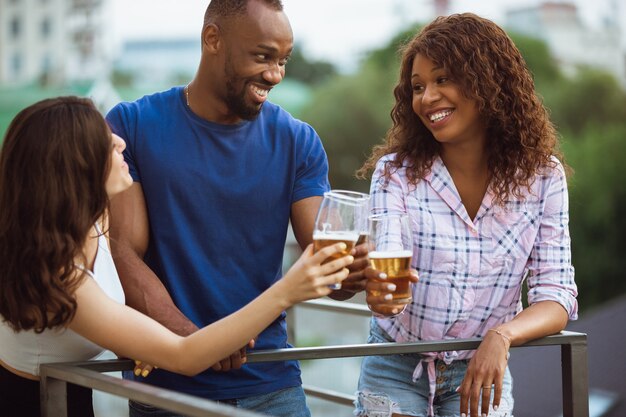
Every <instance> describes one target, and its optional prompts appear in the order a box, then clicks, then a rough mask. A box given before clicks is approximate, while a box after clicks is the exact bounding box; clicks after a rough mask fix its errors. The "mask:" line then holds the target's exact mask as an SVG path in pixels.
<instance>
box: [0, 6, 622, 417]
mask: <svg viewBox="0 0 626 417" xmlns="http://www.w3.org/2000/svg"><path fill="white" fill-rule="evenodd" d="M283 2H284V5H285V11H286V13H287V14H288V16H289V18H290V20H291V24H292V27H293V31H294V36H295V40H296V48H295V50H294V53H293V56H292V59H291V60H290V62H289V64H288V66H287V76H286V78H285V80H284V81H283V82H282V83H281V84H280V85H279V86H278V87H277V88H275V89H274V90H273V91H272V93H271V96H270V99H271V100H272V101H273V102H275V103H277V104H280V105H282V106H283V107H284V108H286V109H287V110H288V111H290V112H291V113H292V114H293V115H294V116H296V117H298V118H300V119H302V120H304V121H306V122H308V123H310V124H311V125H312V126H313V127H314V128H315V129H316V130H317V132H318V133H319V134H320V136H321V138H322V140H323V143H324V147H325V149H326V151H327V153H328V157H329V161H330V177H331V184H332V186H333V188H343V189H353V190H359V191H367V190H368V189H369V183H368V182H367V181H357V180H356V179H355V178H354V171H355V170H356V169H357V168H358V167H359V166H360V165H361V164H362V163H363V161H364V159H365V157H366V155H367V154H368V153H369V151H370V149H371V147H372V146H373V145H375V144H377V143H379V142H380V141H381V140H382V138H383V137H384V134H385V132H386V130H387V129H388V128H389V126H390V118H389V112H390V110H391V107H392V105H393V95H392V90H393V87H394V85H395V83H396V82H397V77H398V54H397V49H398V46H399V45H400V44H401V42H402V41H403V40H405V39H407V38H408V37H409V36H411V35H412V34H414V33H415V32H416V30H418V28H419V27H420V26H422V25H423V24H425V23H427V22H429V21H430V20H431V19H432V18H434V17H435V16H437V15H442V14H449V13H455V12H465V11H471V12H474V13H477V14H479V15H481V16H484V17H487V18H490V19H492V20H494V21H496V22H497V23H498V24H500V25H501V26H503V27H504V28H505V29H506V30H507V32H508V33H509V34H510V36H511V37H512V38H513V39H514V41H515V43H516V44H517V46H518V47H519V48H520V50H521V51H522V53H523V55H524V57H525V59H526V61H527V63H528V66H529V67H530V69H531V70H532V72H533V75H534V77H535V82H536V86H537V89H538V91H539V93H540V94H541V96H542V97H543V100H544V104H545V105H546V107H547V108H549V110H550V112H551V115H552V119H553V121H554V122H555V123H556V125H557V127H558V129H559V132H560V134H561V136H562V146H563V150H564V152H565V156H566V160H567V162H568V163H569V164H570V165H571V166H572V167H573V169H574V175H573V176H572V177H571V179H570V182H569V185H570V209H571V213H570V218H571V222H570V230H571V235H572V250H573V261H574V266H575V268H576V281H577V283H578V286H579V298H578V300H579V304H580V311H581V314H580V320H579V321H578V322H576V323H573V324H572V326H570V327H571V328H572V330H576V331H581V332H585V333H588V335H589V338H590V339H589V355H590V356H589V366H590V394H591V397H592V401H591V407H592V414H591V415H592V416H624V415H626V404H625V401H626V382H625V379H624V378H623V375H624V374H626V357H625V355H624V353H620V352H623V351H624V347H625V344H626V331H625V329H626V276H625V274H624V270H625V269H626V268H625V266H626V261H625V258H626V252H625V250H624V249H623V246H622V243H620V242H621V240H622V238H623V237H624V235H625V234H626V217H625V216H624V215H623V214H620V213H621V210H624V208H625V207H626V170H625V169H624V168H623V166H622V163H623V161H624V159H625V158H626V52H625V51H626V2H624V1H623V0H595V1H593V2H589V1H585V0H568V1H540V0H499V1H495V0H493V1H491V0H484V1H480V2H478V1H469V0H467V1H463V0H456V1H454V0H386V1H377V0H317V1H315V2H308V1H307V2H303V1H298V0H283ZM206 5H207V1H206V0H203V1H190V0H186V1H180V0H178V1H174V0H133V1H124V0H0V135H1V137H3V136H4V132H5V130H6V128H7V127H8V124H9V122H10V121H11V119H12V118H13V117H14V116H15V114H16V113H17V112H18V111H19V110H20V109H22V108H24V107H25V106H27V105H29V104H32V103H33V102H35V101H37V100H39V99H42V98H45V97H50V96H56V95H63V94H76V95H83V96H90V97H92V98H93V99H94V101H95V102H96V103H97V104H98V106H99V107H100V109H101V110H102V112H103V113H106V111H108V109H110V108H111V107H112V106H113V105H114V104H116V103H117V102H119V101H121V100H134V99H136V98H139V97H141V96H142V95H144V94H149V93H151V92H154V91H159V90H165V89H167V88H169V87H170V86H172V85H183V84H186V83H188V82H189V81H190V80H191V78H192V77H193V74H194V72H195V70H196V67H197V63H198V61H199V57H200V43H199V39H200V30H201V26H202V18H203V14H204V10H205V8H206ZM290 239H291V237H290ZM289 248H290V247H289V245H288V249H289ZM296 255H297V253H296V251H293V250H292V249H291V250H288V251H287V252H286V256H285V265H286V266H288V265H289V263H290V262H291V260H292V259H293V257H294V256H296ZM355 301H356V302H362V301H361V300H360V299H358V298H357V299H356V300H355ZM327 314H328V313H326V315H325V314H324V313H317V312H308V310H299V311H298V312H297V314H296V316H297V317H296V324H297V329H298V331H297V332H298V333H297V334H298V339H297V345H298V346H317V345H325V344H351V343H364V342H365V340H366V337H367V328H368V323H367V320H366V319H363V318H345V319H344V318H342V319H341V320H337V319H332V318H330V316H328V315H327ZM526 350H532V349H526ZM519 356H520V359H518V362H515V360H516V359H515V355H513V357H512V360H511V367H512V368H516V367H518V368H519V370H517V371H516V370H515V369H514V376H515V377H516V399H517V400H518V401H517V403H516V415H518V416H525V415H528V416H533V417H542V416H546V417H556V416H558V415H559V412H560V411H559V410H560V409H561V408H560V398H561V397H560V382H559V381H560V379H559V378H560V377H559V376H560V367H559V363H558V355H557V356H555V357H553V356H551V354H550V353H547V352H538V353H537V352H536V351H533V352H532V353H529V354H526V352H525V351H524V353H523V354H520V355H519ZM359 363H360V360H359V358H352V359H341V360H319V361H311V362H304V363H303V364H302V366H303V370H304V373H303V378H304V380H305V382H306V383H309V384H314V385H321V386H324V387H327V388H331V389H336V390H340V391H343V392H346V393H349V394H351V393H353V392H354V391H355V390H356V381H357V379H358V366H359ZM516 363H518V364H519V365H516ZM528 363H532V364H535V367H534V368H532V367H531V368H528V367H527V366H526V365H527V364H528ZM550 366H555V368H554V369H552V368H550ZM541 372H545V373H546V376H545V377H544V375H543V374H542V373H541ZM518 374H519V376H518ZM331 375H332V378H331ZM550 378H552V379H550ZM552 382H554V385H552ZM542 398H543V400H542ZM520 399H521V400H520ZM525 399H528V402H530V401H537V404H539V405H540V407H534V408H530V405H527V406H526V407H527V408H526V409H525V408H524V407H525V403H526V402H527V401H525ZM542 401H543V402H542ZM97 402H98V415H99V416H100V417H105V416H118V415H125V414H124V413H125V406H124V405H123V402H122V401H119V400H117V399H115V398H108V397H106V396H98V400H97ZM120 403H122V405H120ZM531 404H533V403H532V402H531ZM311 407H312V409H313V413H314V416H316V417H317V416H328V415H332V416H350V415H351V410H350V409H349V408H348V407H340V406H335V405H329V404H328V403H323V402H321V401H317V400H312V401H311ZM338 407H339V408H338ZM342 408H345V410H344V409H342ZM526 410H529V411H526ZM530 410H533V411H530Z"/></svg>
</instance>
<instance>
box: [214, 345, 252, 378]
mask: <svg viewBox="0 0 626 417" xmlns="http://www.w3.org/2000/svg"><path fill="white" fill-rule="evenodd" d="M248 348H249V349H253V348H254V339H252V340H250V341H249V342H248V344H247V345H246V346H244V347H242V348H241V349H239V350H238V351H236V352H234V353H233V354H231V355H230V356H229V357H227V358H224V359H222V360H221V361H219V362H217V363H215V364H214V365H213V366H212V367H211V369H213V370H214V371H216V372H228V371H230V370H231V369H239V368H241V367H242V366H243V364H245V363H246V360H247V355H246V349H248Z"/></svg>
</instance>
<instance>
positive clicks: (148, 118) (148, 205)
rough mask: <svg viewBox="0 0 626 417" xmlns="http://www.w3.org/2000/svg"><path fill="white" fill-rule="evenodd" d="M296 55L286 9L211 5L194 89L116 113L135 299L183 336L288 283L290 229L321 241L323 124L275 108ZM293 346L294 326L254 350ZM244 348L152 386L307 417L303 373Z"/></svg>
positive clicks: (124, 267) (124, 254) (120, 234)
mask: <svg viewBox="0 0 626 417" xmlns="http://www.w3.org/2000/svg"><path fill="white" fill-rule="evenodd" d="M236 3H242V4H240V5H237V4H236ZM292 48H293V36H292V32H291V27H290V25H289V21H288V19H287V17H286V15H285V14H284V13H283V10H282V4H281V2H280V0H248V1H240V2H235V1H232V0H230V1H229V0H213V1H212V2H211V3H210V4H209V6H208V8H207V11H206V14H205V18H204V26H203V30H202V55H201V60H200V65H199V68H198V71H197V73H196V75H195V77H194V79H193V80H192V81H191V82H190V83H189V84H188V85H187V86H185V87H174V88H172V89H170V90H168V91H164V92H160V93H156V94H153V95H150V96H146V97H143V98H141V99H139V100H137V101H135V102H133V103H121V104H119V105H117V106H116V107H115V108H114V109H113V110H111V112H110V113H109V114H108V115H107V121H108V122H109V124H110V126H111V129H112V130H113V132H115V133H117V134H118V135H119V136H121V137H122V138H124V139H125V140H126V143H127V148H126V150H125V152H124V156H125V159H126V161H127V162H128V165H129V169H130V173H131V175H132V176H133V179H134V180H135V183H134V184H133V186H132V187H131V188H130V189H129V190H128V191H127V192H125V193H123V194H121V195H119V196H118V197H116V198H115V199H114V200H113V201H112V202H111V227H110V229H111V236H112V249H113V254H114V257H115V263H116V266H117V268H118V270H119V273H120V278H121V280H122V283H123V286H124V290H125V293H126V300H127V303H128V304H129V305H130V306H132V307H134V308H136V309H138V310H140V311H142V312H144V313H146V314H148V315H149V316H151V317H153V318H154V319H156V320H158V321H159V322H160V323H162V324H164V325H165V326H167V327H168V328H170V329H171V330H172V331H174V332H176V333H178V334H180V335H188V334H190V333H193V332H194V331H196V330H197V329H198V327H202V326H205V325H207V324H209V323H212V322H214V321H216V320H218V319H220V318H222V317H224V316H226V315H228V314H230V313H232V312H234V311H236V310H238V309H239V308H241V307H242V306H244V305H245V304H246V303H248V302H250V301H251V300H252V299H253V298H255V297H256V296H258V295H259V294H260V293H261V292H262V291H264V290H265V289H266V288H268V287H269V286H270V285H271V284H272V283H273V282H274V281H275V280H276V279H278V278H280V276H281V264H282V254H283V249H284V245H285V238H286V234H287V228H288V223H289V221H290V220H291V224H292V227H293V231H294V234H295V236H296V238H297V240H298V242H299V243H300V245H301V246H302V247H305V246H306V245H307V244H309V243H310V242H311V241H312V230H313V223H314V219H315V215H316V212H317V210H318V207H319V205H320V202H321V196H322V195H323V193H324V192H325V191H326V190H328V189H329V184H328V178H327V174H328V163H327V159H326V154H325V152H324V149H323V147H322V143H321V141H320V138H319V137H318V135H317V134H316V133H315V131H314V130H313V128H311V126H309V125H308V124H306V123H303V122H301V121H299V120H296V119H294V118H293V117H291V115H289V114H288V113H287V112H285V111H284V110H283V109H281V108H280V107H278V106H276V105H274V104H272V103H270V102H268V101H267V97H268V94H269V92H270V90H271V89H272V87H274V86H275V85H277V84H278V83H279V82H280V81H281V80H282V79H283V77H284V75H285V64H286V63H287V60H288V58H289V55H290V54H291V50H292ZM364 252H365V250H364V248H358V249H357V250H356V252H354V254H355V256H356V257H357V258H358V259H357V260H356V261H355V262H354V264H353V265H352V270H353V271H355V272H353V273H352V274H351V276H350V277H349V278H348V279H347V280H346V281H344V284H343V288H342V289H341V290H338V291H335V292H334V293H333V298H336V299H346V298H349V297H350V296H352V294H354V292H356V291H360V290H362V289H363V287H364V279H363V275H362V269H363V268H365V266H366V265H367V260H366V258H365V253H364ZM146 343H150V341H149V340H147V341H146ZM251 345H252V343H251ZM287 346H288V344H287V335H286V330H285V321H284V314H283V316H282V317H280V318H279V319H278V320H276V322H274V323H273V324H272V325H270V326H269V327H268V328H267V329H266V330H265V331H264V332H263V333H261V334H260V335H259V336H258V339H257V340H256V349H275V348H284V347H287ZM209 348H210V347H207V349H209ZM245 348H246V347H243V348H242V350H241V351H240V352H234V353H233V355H232V356H231V357H229V358H224V360H222V361H221V362H220V363H217V364H215V365H214V366H213V368H212V370H208V371H206V372H204V373H202V374H200V375H198V376H196V377H193V378H190V377H185V376H181V375H176V374H172V373H169V372H166V371H162V370H158V369H157V370H154V371H153V372H152V373H151V374H150V375H149V377H147V378H145V379H142V380H146V381H147V382H149V383H150V384H153V385H157V386H161V387H166V388H170V389H174V390H178V391H183V392H185V393H189V394H192V395H198V396H202V397H205V398H209V399H213V400H220V401H224V402H227V403H230V404H234V405H236V406H238V407H243V408H249V409H253V410H256V411H259V412H264V413H268V414H271V415H275V416H285V417H287V416H289V417H294V416H296V417H297V416H309V415H310V413H309V411H308V409H307V407H306V402H305V400H304V393H303V391H302V388H301V380H300V370H299V367H298V364H297V362H294V361H288V362H271V363H259V364H250V365H246V366H245V367H241V365H242V361H243V360H244V358H245ZM225 371H227V372H225ZM125 376H126V377H128V378H133V377H134V375H132V373H129V374H128V375H125ZM156 415H158V416H171V415H172V414H171V413H166V412H164V411H162V410H157V409H154V408H153V407H149V406H146V405H144V404H140V403H136V402H131V403H130V416H131V417H136V416H156Z"/></svg>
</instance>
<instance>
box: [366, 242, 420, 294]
mask: <svg viewBox="0 0 626 417" xmlns="http://www.w3.org/2000/svg"><path fill="white" fill-rule="evenodd" d="M411 255H412V253H411V251H409V250H402V251H389V252H379V251H374V252H370V253H369V258H370V262H371V264H372V268H374V269H376V270H379V271H382V272H384V273H386V274H387V279H386V280H385V282H391V283H393V284H395V285H396V291H395V292H394V293H393V301H394V302H396V303H398V304H408V303H410V302H411V300H412V293H411V281H410V280H409V276H410V274H411V272H410V269H411ZM372 295H380V294H377V292H374V291H373V292H372Z"/></svg>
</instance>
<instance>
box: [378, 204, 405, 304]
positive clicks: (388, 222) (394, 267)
mask: <svg viewBox="0 0 626 417" xmlns="http://www.w3.org/2000/svg"><path fill="white" fill-rule="evenodd" d="M369 231H370V232H369V241H368V249H369V259H370V264H371V266H372V268H374V269H376V270H379V271H381V272H384V273H385V274H387V279H386V280H385V282H390V283H393V284H395V285H396V291H395V292H394V293H393V303H394V304H408V303H410V302H411V300H412V288H411V281H410V280H409V276H410V268H411V258H412V256H413V239H412V236H411V227H410V222H409V216H408V215H406V214H379V215H374V216H370V217H369ZM371 294H372V295H374V296H378V295H380V293H379V292H378V291H372V292H371Z"/></svg>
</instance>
